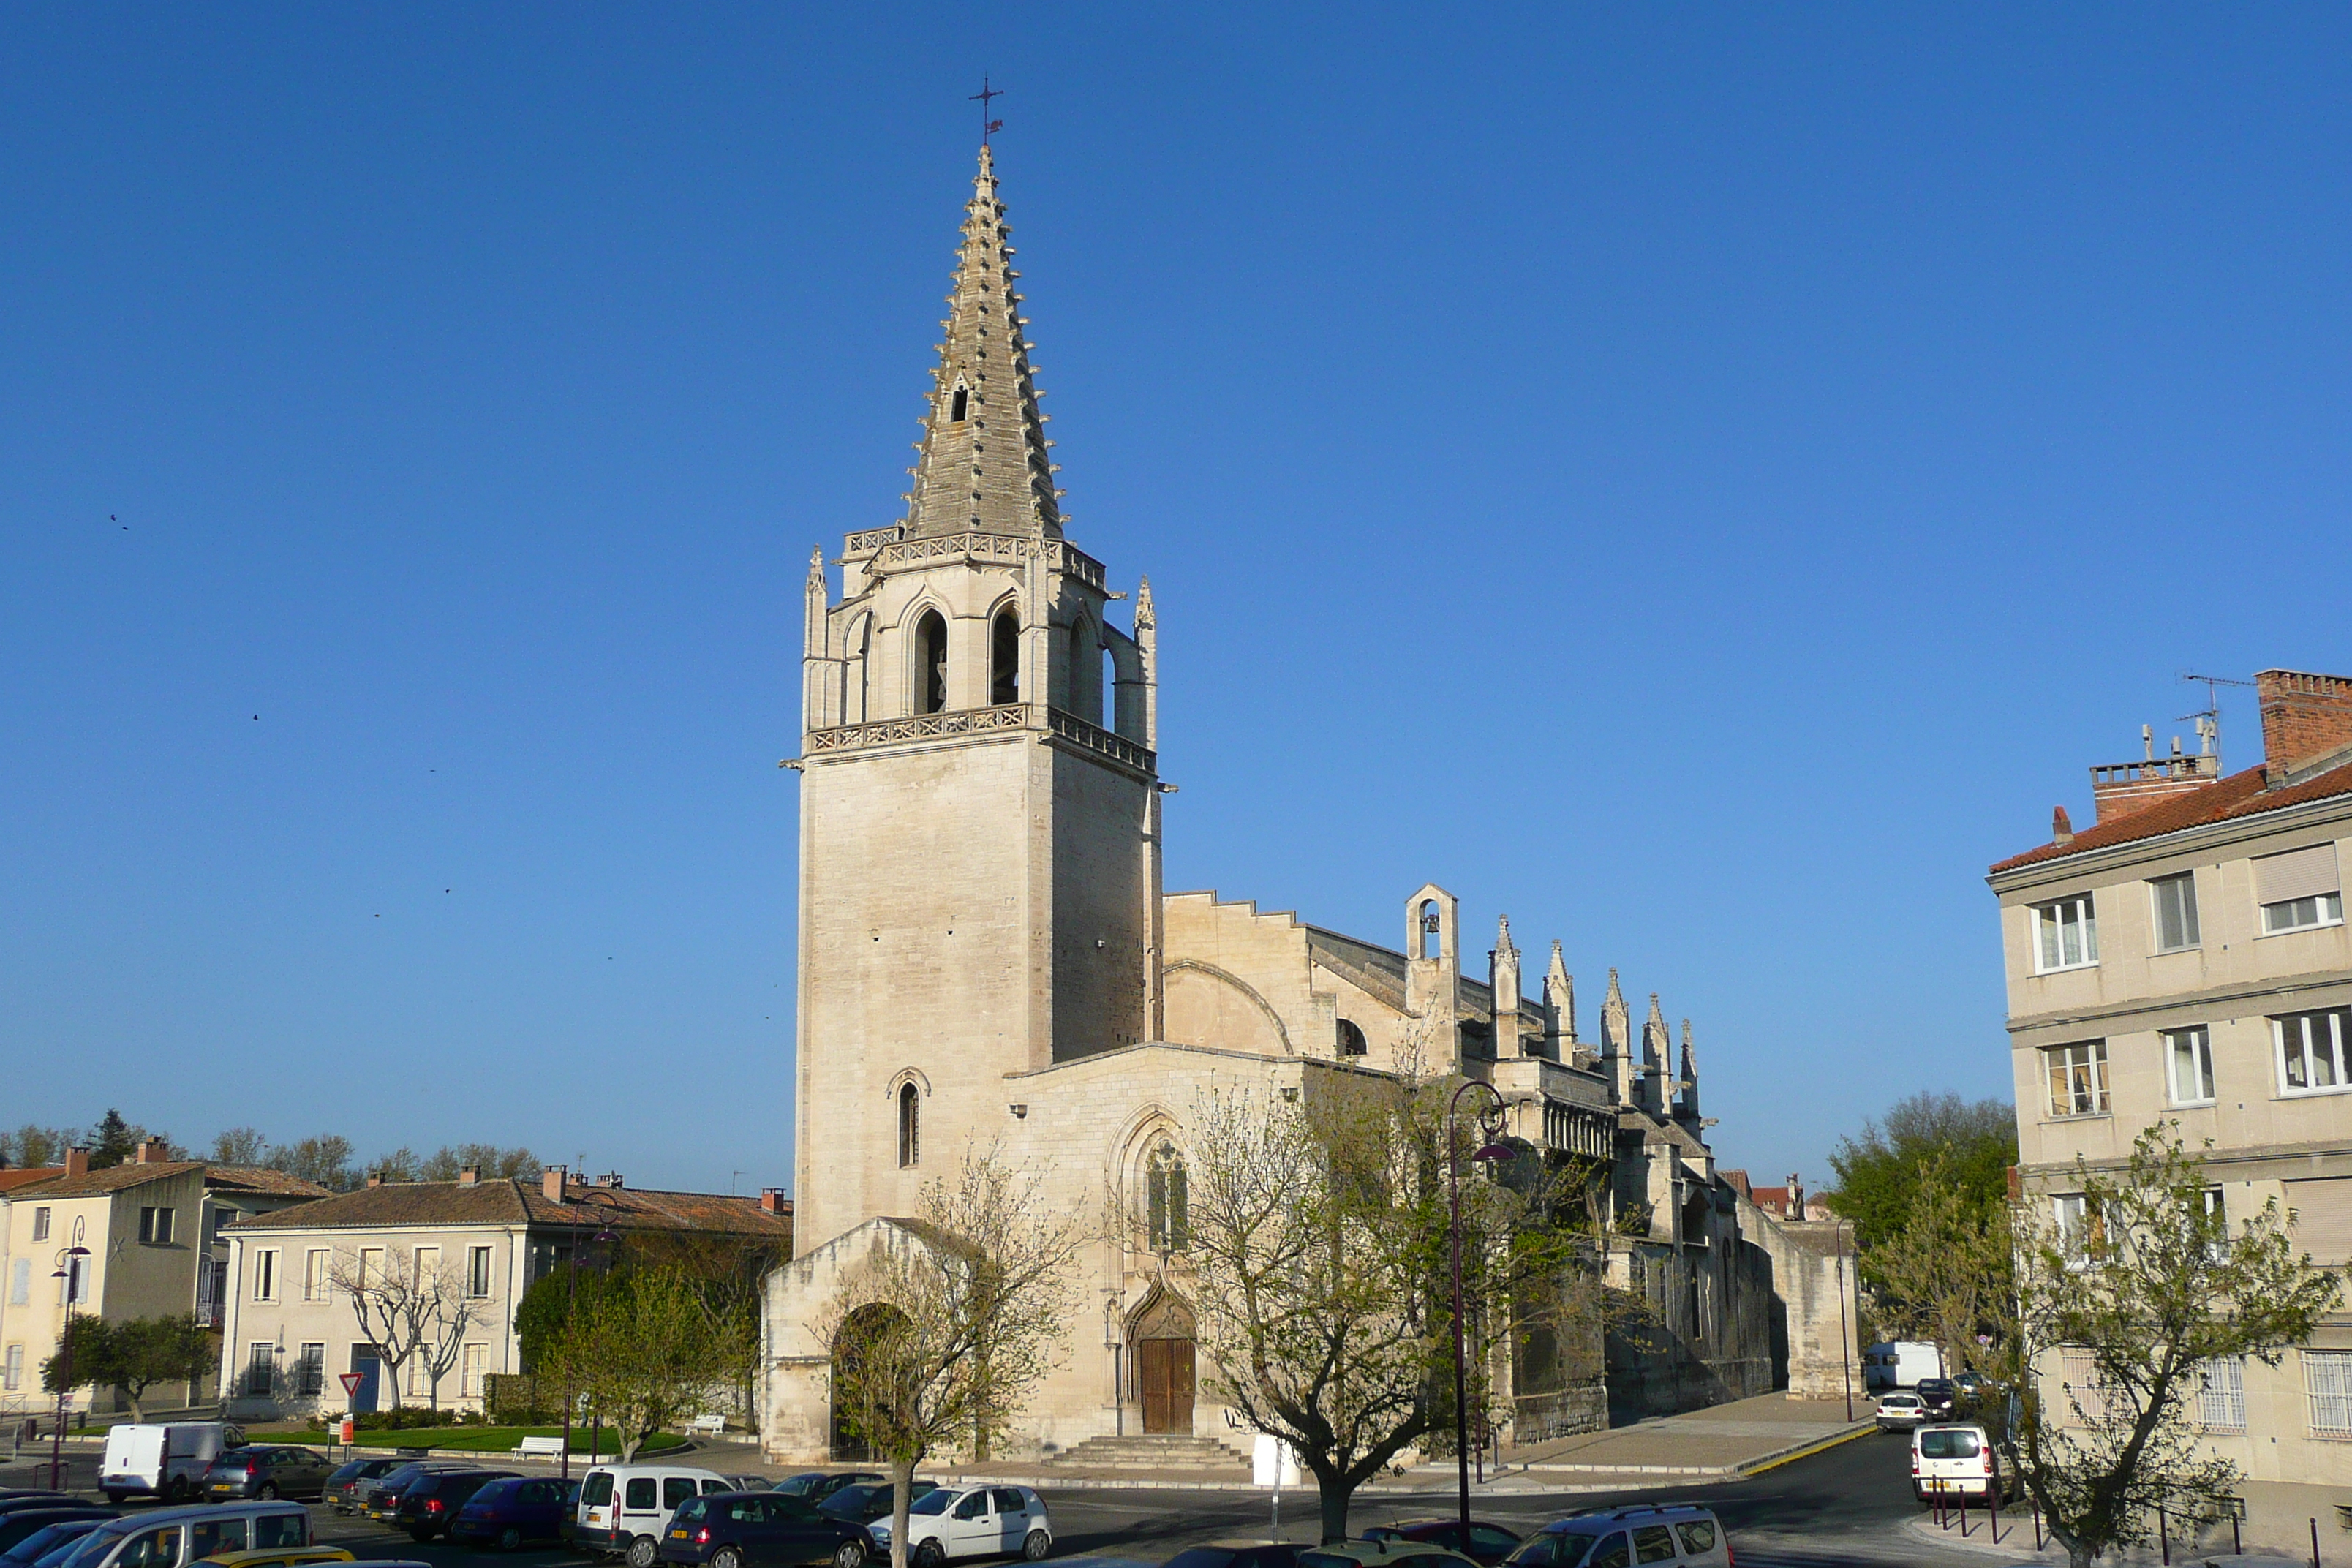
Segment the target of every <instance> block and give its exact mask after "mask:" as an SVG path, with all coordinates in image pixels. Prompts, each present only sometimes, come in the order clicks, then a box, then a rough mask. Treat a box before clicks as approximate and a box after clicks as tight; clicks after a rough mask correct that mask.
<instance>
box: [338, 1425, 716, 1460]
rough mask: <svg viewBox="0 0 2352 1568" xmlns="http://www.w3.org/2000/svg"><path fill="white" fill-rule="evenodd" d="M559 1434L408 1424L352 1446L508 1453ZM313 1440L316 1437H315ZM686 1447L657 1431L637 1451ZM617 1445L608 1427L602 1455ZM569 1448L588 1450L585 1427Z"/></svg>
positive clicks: (361, 1434) (548, 1429)
mask: <svg viewBox="0 0 2352 1568" xmlns="http://www.w3.org/2000/svg"><path fill="white" fill-rule="evenodd" d="M332 1436H333V1434H332V1432H331V1431H330V1433H329V1434H328V1436H327V1439H326V1440H327V1441H331V1440H332ZM352 1436H353V1438H354V1439H355V1442H354V1444H353V1447H361V1448H466V1449H471V1450H475V1451H478V1452H480V1453H485V1454H511V1453H512V1452H514V1447H515V1445H516V1444H517V1443H520V1442H521V1441H522V1440H523V1439H524V1438H525V1437H561V1436H563V1428H562V1427H561V1426H409V1427H404V1428H402V1429H401V1430H399V1431H397V1432H387V1431H381V1430H379V1431H373V1432H372V1431H369V1430H368V1429H367V1428H365V1427H362V1428H361V1429H360V1430H359V1431H357V1432H355V1433H353V1434H352ZM313 1440H314V1441H317V1440H319V1439H317V1438H315V1437H314V1439H313ZM685 1446H686V1439H685V1438H683V1437H681V1436H677V1434H676V1433H673V1432H656V1433H655V1434H654V1435H653V1436H650V1437H648V1438H646V1446H645V1447H643V1448H640V1449H639V1450H638V1452H639V1453H642V1454H658V1453H663V1452H666V1451H667V1450H668V1449H671V1448H681V1447H685ZM619 1448H620V1445H619V1444H618V1443H616V1442H614V1440H613V1434H612V1431H611V1429H610V1428H607V1429H606V1430H605V1432H604V1447H603V1452H604V1457H606V1458H612V1457H614V1455H615V1454H616V1453H617V1452H618V1451H619ZM587 1451H588V1429H587V1428H586V1427H584V1426H574V1427H573V1428H572V1452H573V1453H575V1454H584V1453H586V1452H587Z"/></svg>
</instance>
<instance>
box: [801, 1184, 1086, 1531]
mask: <svg viewBox="0 0 2352 1568" xmlns="http://www.w3.org/2000/svg"><path fill="white" fill-rule="evenodd" d="M1039 1183H1040V1178H1039V1176H1038V1175H1037V1173H1034V1172H1033V1171H1031V1170H1028V1169H1026V1168H1008V1167H1007V1166H1005V1165H1004V1164H1003V1163H1002V1161H1001V1159H1000V1157H999V1156H998V1154H997V1152H995V1151H994V1150H977V1151H967V1152H966V1153H965V1155H964V1158H963V1162H962V1163H961V1167H960V1168H959V1169H958V1170H957V1171H956V1172H955V1173H954V1174H953V1175H952V1176H950V1177H949V1178H947V1179H945V1180H937V1181H933V1182H930V1183H928V1184H925V1186H924V1188H923V1196H922V1201H921V1204H920V1205H919V1215H920V1217H919V1219H916V1220H914V1221H912V1222H905V1223H904V1225H903V1229H902V1232H901V1241H900V1244H899V1245H898V1246H895V1247H883V1248H877V1250H876V1251H875V1252H874V1253H873V1254H872V1255H870V1256H869V1257H868V1258H866V1260H865V1261H863V1262H861V1263H860V1264H858V1265H857V1266H856V1268H853V1269H852V1270H851V1271H850V1272H849V1274H848V1275H847V1276H846V1277H845V1279H844V1280H843V1283H842V1289H841V1294H840V1297H839V1298H838V1300H836V1302H835V1307H834V1310H833V1311H832V1313H831V1314H830V1317H829V1320H828V1321H827V1323H826V1324H825V1328H826V1331H827V1338H828V1341H829V1342H831V1343H833V1344H835V1346H837V1347H838V1348H839V1353H838V1354H837V1355H836V1356H835V1366H834V1390H833V1393H834V1405H835V1409H836V1410H837V1411H839V1412H840V1415H841V1419H842V1422H843V1424H844V1425H845V1426H847V1427H848V1428H849V1430H850V1431H851V1432H852V1433H853V1434H855V1435H856V1436H858V1437H859V1438H861V1439H863V1440H864V1441H865V1442H866V1445H867V1446H868V1447H870V1448H871V1449H872V1451H873V1452H874V1454H875V1456H876V1458H877V1460H878V1461H879V1462H880V1463H881V1464H882V1465H883V1466H884V1467H885V1468H887V1470H888V1472H889V1475H890V1481H891V1491H892V1498H891V1505H890V1563H891V1568H907V1504H908V1490H909V1489H910V1486H911V1484H912V1482H913V1479H914V1475H915V1467H916V1466H918V1465H919V1464H921V1463H922V1462H923V1460H924V1459H925V1458H929V1456H930V1455H931V1454H933V1453H936V1452H939V1451H940V1450H942V1449H958V1448H968V1449H969V1451H970V1452H971V1454H972V1456H973V1457H974V1458H987V1456H988V1450H989V1446H990V1445H991V1444H992V1443H993V1442H995V1441H997V1440H998V1439H1000V1438H1002V1437H1003V1436H1005V1434H1006V1433H1007V1431H1008V1430H1009V1429H1010V1426H1011V1423H1012V1420H1013V1416H1014V1415H1016V1414H1017V1413H1018V1411H1019V1409H1020V1406H1021V1404H1022V1400H1023V1398H1024V1394H1025V1391H1026V1390H1027V1388H1028V1387H1029V1386H1030V1385H1031V1384H1034V1383H1035V1382H1036V1381H1037V1380H1038V1379H1039V1378H1041V1377H1043V1376H1044V1375H1045V1373H1047V1372H1048V1371H1050V1370H1051V1369H1052V1368H1053V1366H1054V1364H1055V1359H1056V1357H1057V1355H1058V1354H1059V1352H1060V1349H1061V1342H1062V1339H1063V1336H1064V1334H1065V1332H1066V1324H1067V1322H1068V1321H1069V1316H1070V1313H1071V1312H1072V1311H1073V1310H1075V1304H1076V1295H1075V1284H1074V1280H1073V1279H1072V1276H1071V1268H1070V1266H1071V1262H1072V1259H1073V1258H1075V1257H1076V1253H1077V1249H1078V1246H1079V1244H1080V1242H1081V1241H1082V1240H1083V1239H1084V1238H1085V1235H1086V1230H1085V1226H1086V1218H1085V1215H1084V1214H1083V1213H1082V1212H1081V1211H1080V1210H1078V1209H1075V1208H1071V1207H1066V1206H1065V1207H1055V1206H1054V1205H1048V1204H1047V1203H1046V1202H1045V1199H1044V1197H1043V1194H1041V1192H1040V1190H1039Z"/></svg>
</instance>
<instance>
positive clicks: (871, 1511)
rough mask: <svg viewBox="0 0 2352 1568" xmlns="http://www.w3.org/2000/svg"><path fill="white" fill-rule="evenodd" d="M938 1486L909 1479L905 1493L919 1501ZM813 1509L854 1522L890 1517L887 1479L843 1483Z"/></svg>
mask: <svg viewBox="0 0 2352 1568" xmlns="http://www.w3.org/2000/svg"><path fill="white" fill-rule="evenodd" d="M939 1489H940V1484H939V1483H938V1482H937V1481H924V1480H918V1481H910V1482H908V1486H907V1496H908V1498H910V1499H912V1500H914V1501H915V1502H920V1501H922V1500H923V1499H924V1498H926V1497H928V1496H929V1495H930V1494H931V1493H933V1492H935V1491H937V1490H939ZM910 1506H911V1505H910ZM816 1510H817V1512H819V1513H829V1514H831V1515H833V1516H834V1517H835V1519H845V1520H848V1521H851V1522H852V1523H856V1524H865V1525H870V1524H872V1523H873V1522H874V1521H876V1520H877V1519H887V1518H889V1517H890V1483H889V1482H888V1481H882V1482H879V1483H876V1482H873V1481H860V1482H858V1483H857V1484H856V1486H849V1487H844V1488H842V1489H840V1490H839V1491H837V1492H835V1493H834V1494H833V1495H832V1496H831V1497H829V1498H827V1499H825V1500H824V1501H823V1502H821V1503H819V1504H817V1505H816Z"/></svg>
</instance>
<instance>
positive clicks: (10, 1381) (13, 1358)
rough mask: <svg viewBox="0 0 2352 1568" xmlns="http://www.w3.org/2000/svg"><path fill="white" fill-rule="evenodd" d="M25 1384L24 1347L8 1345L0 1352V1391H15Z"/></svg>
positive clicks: (10, 1392) (12, 1392) (11, 1392)
mask: <svg viewBox="0 0 2352 1568" xmlns="http://www.w3.org/2000/svg"><path fill="white" fill-rule="evenodd" d="M24 1386H25V1347H24V1346H23V1345H10V1346H9V1347H8V1349H7V1351H6V1352H5V1353H0V1391H5V1392H6V1393H9V1394H14V1393H16V1391H17V1390H18V1389H20V1388H22V1387H24Z"/></svg>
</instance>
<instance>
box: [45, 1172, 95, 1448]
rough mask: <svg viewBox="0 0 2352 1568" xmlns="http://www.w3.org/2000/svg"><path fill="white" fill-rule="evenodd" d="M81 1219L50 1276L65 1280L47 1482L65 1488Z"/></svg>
mask: <svg viewBox="0 0 2352 1568" xmlns="http://www.w3.org/2000/svg"><path fill="white" fill-rule="evenodd" d="M81 1240H82V1221H81V1218H80V1216H79V1215H77V1216H76V1217H75V1219H74V1227H73V1242H72V1244H71V1245H70V1246H67V1247H59V1248H58V1255H57V1257H58V1267H57V1272H55V1273H54V1274H52V1275H50V1276H49V1278H50V1279H61V1280H63V1281H64V1282H65V1283H64V1285H63V1287H62V1288H61V1289H59V1290H58V1296H59V1297H60V1298H61V1299H62V1300H64V1302H65V1320H64V1321H63V1322H62V1323H61V1324H60V1325H59V1327H58V1415H57V1425H56V1428H55V1429H54V1430H53V1431H51V1432H50V1434H49V1485H50V1486H51V1487H53V1488H55V1489H57V1490H58V1491H63V1490H65V1489H66V1401H67V1400H68V1399H69V1398H71V1397H72V1395H73V1320H74V1287H75V1285H77V1284H78V1283H79V1279H78V1276H79V1273H80V1269H79V1264H80V1262H81V1260H82V1259H83V1258H88V1257H89V1247H84V1246H83V1245H82V1244H81Z"/></svg>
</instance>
